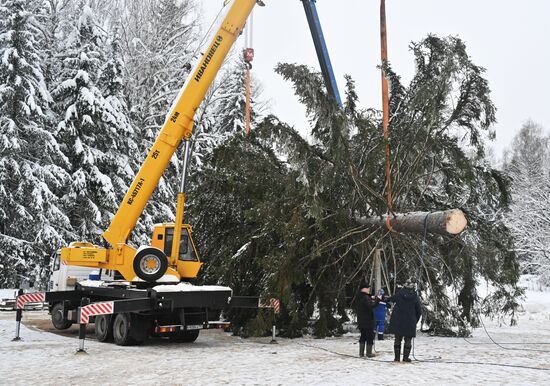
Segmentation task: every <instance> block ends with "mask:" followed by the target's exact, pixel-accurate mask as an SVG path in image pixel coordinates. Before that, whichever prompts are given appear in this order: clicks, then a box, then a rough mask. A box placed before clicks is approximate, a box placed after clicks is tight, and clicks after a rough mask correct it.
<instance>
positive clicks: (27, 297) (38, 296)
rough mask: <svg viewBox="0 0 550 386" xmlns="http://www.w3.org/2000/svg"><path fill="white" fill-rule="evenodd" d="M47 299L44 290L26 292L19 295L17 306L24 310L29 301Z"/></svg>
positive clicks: (36, 301) (34, 301)
mask: <svg viewBox="0 0 550 386" xmlns="http://www.w3.org/2000/svg"><path fill="white" fill-rule="evenodd" d="M45 300H46V294H45V293H43V292H37V293H34V294H24V295H19V296H18V297H17V302H16V305H15V308H16V309H18V310H22V309H24V308H25V304H27V303H38V302H43V301H45Z"/></svg>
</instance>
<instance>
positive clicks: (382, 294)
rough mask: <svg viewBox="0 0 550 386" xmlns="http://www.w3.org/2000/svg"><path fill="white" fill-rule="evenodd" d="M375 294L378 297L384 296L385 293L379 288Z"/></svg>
mask: <svg viewBox="0 0 550 386" xmlns="http://www.w3.org/2000/svg"><path fill="white" fill-rule="evenodd" d="M376 294H377V295H378V296H384V294H385V292H384V290H383V289H382V288H380V289H379V290H378V292H377V293H376Z"/></svg>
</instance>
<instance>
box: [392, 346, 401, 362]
mask: <svg viewBox="0 0 550 386" xmlns="http://www.w3.org/2000/svg"><path fill="white" fill-rule="evenodd" d="M393 352H394V353H395V358H394V359H393V361H394V362H399V361H400V357H401V345H399V346H393Z"/></svg>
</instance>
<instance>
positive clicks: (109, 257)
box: [61, 0, 264, 282]
mask: <svg viewBox="0 0 550 386" xmlns="http://www.w3.org/2000/svg"><path fill="white" fill-rule="evenodd" d="M256 4H258V5H261V6H263V5H264V3H263V2H262V1H261V0H234V2H233V4H232V5H231V6H230V8H229V10H228V11H227V14H226V16H225V18H224V20H223V21H222V24H221V26H220V27H219V29H218V31H217V32H216V34H215V35H214V38H213V39H212V42H211V43H210V45H209V46H208V49H207V50H206V52H205V54H204V55H203V56H202V58H201V60H200V61H199V62H198V64H197V65H196V67H195V69H194V70H193V71H192V72H191V75H190V77H189V78H188V80H187V82H186V84H185V85H184V87H183V88H182V90H181V92H180V94H179V96H178V99H177V101H176V102H175V103H174V106H173V107H172V110H171V111H170V114H169V115H168V116H167V119H166V122H165V123H164V125H163V127H162V129H161V131H160V133H159V134H158V136H157V138H156V141H155V143H154V144H153V147H152V148H151V150H150V151H149V154H148V155H147V158H146V159H145V161H144V163H143V165H142V166H141V168H140V170H139V172H138V174H137V175H136V177H135V179H134V181H133V182H132V185H131V186H130V188H129V189H128V192H127V193H126V196H125V197H124V200H123V201H122V203H121V204H120V206H119V208H118V211H117V212H116V214H115V216H114V217H113V219H112V221H111V224H110V226H109V228H108V229H107V230H106V231H105V233H103V237H104V238H105V240H106V241H107V242H108V243H109V244H110V246H111V247H110V248H102V247H100V246H97V245H93V244H91V243H87V242H73V243H71V244H70V245H69V246H68V247H66V248H63V249H62V250H61V261H63V262H64V263H65V264H67V265H78V266H84V267H92V268H100V269H106V270H116V271H118V272H119V273H120V274H121V275H122V276H123V277H124V279H125V280H127V281H130V282H135V281H139V279H141V280H144V281H146V282H155V281H158V280H160V279H161V278H162V279H163V280H162V281H166V282H179V281H180V280H181V279H190V278H195V277H196V276H197V274H198V272H199V269H200V267H201V264H202V263H201V262H200V260H199V258H198V254H197V252H196V248H195V244H194V242H193V238H192V235H191V234H192V229H191V227H190V226H189V225H187V224H183V213H184V206H185V174H186V167H187V159H188V155H189V140H190V138H191V135H192V133H193V123H194V121H193V119H194V116H195V112H196V110H197V109H198V108H199V105H200V104H201V102H202V100H203V99H204V96H205V94H206V92H207V91H208V88H209V87H210V85H211V84H212V82H213V81H214V78H215V76H216V74H217V73H218V71H219V70H220V67H221V65H222V63H223V61H224V59H225V57H226V56H227V54H228V52H229V50H230V49H231V47H232V46H233V44H234V43H235V41H236V39H237V37H238V36H239V35H240V34H241V32H242V31H243V28H244V26H245V23H246V20H247V19H248V16H249V15H250V13H251V12H252V10H253V9H254V6H255V5H256ZM182 141H184V142H185V155H184V160H183V162H184V167H183V171H182V179H181V186H180V189H179V192H178V198H177V206H176V219H175V222H174V223H165V224H159V225H155V227H154V230H153V235H152V240H151V245H148V246H142V247H140V248H138V249H137V250H136V249H135V248H133V247H131V246H130V245H128V244H127V242H128V238H129V237H130V233H131V232H132V230H133V229H134V227H135V225H136V222H137V220H138V219H139V217H140V216H141V214H142V212H143V209H144V208H145V205H146V204H147V202H148V201H149V199H150V197H151V194H152V193H153V190H154V189H155V187H156V186H157V184H158V182H159V180H160V177H161V176H162V174H163V172H164V170H165V169H166V167H167V166H168V163H169V162H170V159H171V157H172V156H173V154H174V152H175V151H176V150H177V148H178V146H179V145H180V143H181V142H182Z"/></svg>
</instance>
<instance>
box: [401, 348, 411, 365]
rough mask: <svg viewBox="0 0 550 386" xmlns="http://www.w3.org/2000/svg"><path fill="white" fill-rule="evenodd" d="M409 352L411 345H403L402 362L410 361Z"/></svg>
mask: <svg viewBox="0 0 550 386" xmlns="http://www.w3.org/2000/svg"><path fill="white" fill-rule="evenodd" d="M410 354H411V346H408V345H405V346H404V347H403V362H410V361H411V358H409V355H410Z"/></svg>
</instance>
